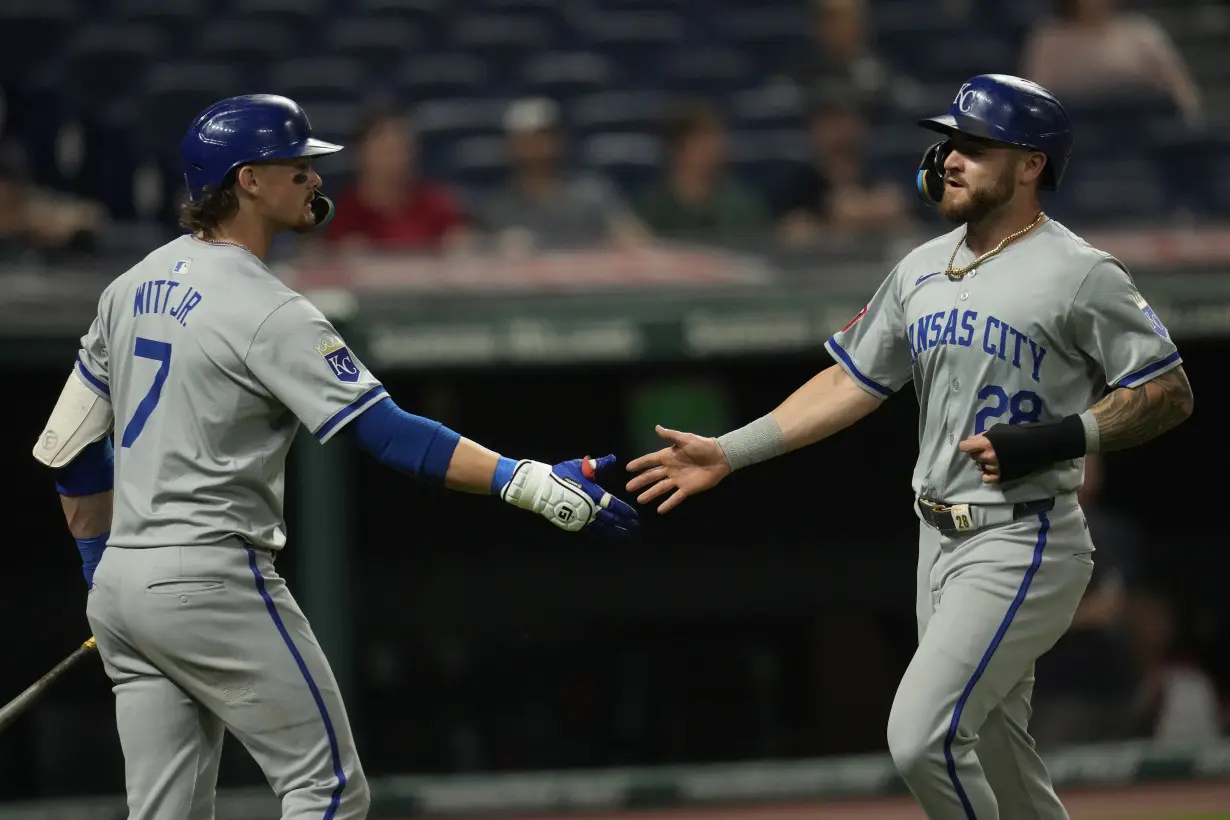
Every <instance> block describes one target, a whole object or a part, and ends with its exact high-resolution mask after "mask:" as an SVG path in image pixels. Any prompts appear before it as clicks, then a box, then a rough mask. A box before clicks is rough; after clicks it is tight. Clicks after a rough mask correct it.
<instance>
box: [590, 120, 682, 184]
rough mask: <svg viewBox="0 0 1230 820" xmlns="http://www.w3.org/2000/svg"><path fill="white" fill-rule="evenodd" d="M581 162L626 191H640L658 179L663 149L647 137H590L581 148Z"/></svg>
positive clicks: (599, 135)
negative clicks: (609, 178)
mask: <svg viewBox="0 0 1230 820" xmlns="http://www.w3.org/2000/svg"><path fill="white" fill-rule="evenodd" d="M580 157H581V161H582V162H583V163H584V164H585V165H586V166H587V167H590V168H593V169H594V170H596V171H599V172H600V173H603V174H606V175H607V176H609V177H611V179H613V180H614V181H615V182H616V184H618V185H619V186H620V187H621V188H623V189H624V190H627V191H639V190H640V189H642V188H644V187H645V186H646V185H649V184H651V183H652V182H653V181H654V179H655V178H656V177H657V176H658V174H659V173H660V169H661V164H662V147H661V143H660V142H659V140H658V138H657V137H654V136H652V135H650V134H622V133H616V134H593V135H591V136H589V137H586V138H585V139H584V140H583V141H582V142H581V145H580Z"/></svg>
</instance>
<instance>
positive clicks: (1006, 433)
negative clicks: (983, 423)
mask: <svg viewBox="0 0 1230 820" xmlns="http://www.w3.org/2000/svg"><path fill="white" fill-rule="evenodd" d="M984 435H985V436H986V437H987V440H988V441H990V442H991V446H992V447H994V448H995V458H996V460H997V461H998V462H999V477H1000V481H1015V480H1016V479H1018V478H1023V477H1024V476H1027V475H1029V474H1030V473H1033V472H1036V471H1038V470H1041V469H1043V468H1044V467H1049V466H1050V465H1052V464H1054V463H1055V462H1057V461H1065V460H1067V459H1073V458H1080V457H1081V456H1083V455H1085V453H1086V452H1087V446H1088V442H1087V441H1086V438H1085V425H1084V423H1083V422H1082V421H1081V418H1080V417H1079V416H1076V415H1072V416H1066V417H1065V418H1063V419H1061V420H1060V421H1051V422H1043V423H1041V424H996V425H994V426H993V427H991V429H989V430H987V431H986V433H984Z"/></svg>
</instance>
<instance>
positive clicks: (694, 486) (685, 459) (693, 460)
mask: <svg viewBox="0 0 1230 820" xmlns="http://www.w3.org/2000/svg"><path fill="white" fill-rule="evenodd" d="M654 429H655V430H657V433H658V435H659V436H661V437H662V438H664V439H665V440H666V441H668V442H670V446H669V447H666V448H663V449H661V450H658V451H657V452H656V453H649V454H648V455H644V456H641V457H640V458H638V459H635V460H634V461H632V462H630V463H629V464H628V472H630V473H640V475H638V476H636V477H635V478H633V479H632V480H631V481H629V482H628V484H627V489H628V492H630V493H634V492H637V491H638V490H642V489H644V488H646V487H648V488H649V489H647V490H645V491H644V492H642V493H641V494H640V495H638V496H637V497H636V500H637V503H639V504H648V503H649V502H650V501H653V500H654V499H656V498H661V497H662V496H664V495H666V494H667V493H670V495H667V497H666V500H665V501H663V502H662V503H661V504H659V505H658V512H659V513H665V512H670V511H671V510H673V509H674V508H675V507H678V506H679V505H680V504H682V503H683V501H684V499H686V498H687V497H688V496H693V495H696V494H697V493H703V492H704V491H705V490H708V489H709V488H711V487H714V486H716V485H717V483H718V482H719V481H721V480H722V479H723V478H725V477H726V476H728V475H730V463H729V462H727V461H726V454H725V453H723V452H722V448H721V446H720V445H719V444H718V441H717V439H716V438H705V437H703V436H697V435H693V434H692V433H681V432H679V431H678V430H668V429H667V428H665V427H663V426H662V425H658V426H657V427H655V428H654Z"/></svg>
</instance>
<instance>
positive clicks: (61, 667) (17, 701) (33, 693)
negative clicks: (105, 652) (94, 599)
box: [0, 635, 98, 732]
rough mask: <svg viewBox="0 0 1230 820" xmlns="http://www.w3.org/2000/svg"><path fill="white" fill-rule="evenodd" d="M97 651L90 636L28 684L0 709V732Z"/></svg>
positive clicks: (96, 646) (92, 637)
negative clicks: (82, 660) (83, 659)
mask: <svg viewBox="0 0 1230 820" xmlns="http://www.w3.org/2000/svg"><path fill="white" fill-rule="evenodd" d="M97 649H98V645H97V644H96V643H95V642H94V636H93V635H91V636H90V639H89V640H88V641H86V642H85V643H83V644H81V646H79V647H77V648H76V649H75V650H74V651H73V654H71V655H69V656H68V657H67V658H65V659H64V660H62V661H60V662H59V663H57V664H56V665H55V666H53V667H51V670H50V671H48V672H47V674H45V675H43V676H42V677H41V678H39V679H38V680H36V681H35V682H34V683H32V684H30V685H29V686H28V687H26V690H25V691H24V692H22V693H21V694H20V695H18V696H17V697H15V698H13V699H12V700H11V701H9V702H8V703H6V704H5V705H4V707H3V708H0V732H3V731H4V730H5V729H7V728H8V727H9V726H10V725H11V724H12V723H13V721H15V720H17V718H19V717H21V716H22V715H23V714H25V712H26V710H27V709H29V708H30V707H31V706H33V705H34V703H35V701H37V700H38V699H39V698H41V697H42V696H43V695H44V694H46V692H47V690H48V689H49V688H50V687H51V685H52V684H53V683H55V682H56V681H57V680H59V679H60V677H61V676H63V675H64V673H65V672H67V671H68V670H69V669H72V668H73V667H74V666H76V665H77V664H78V663H79V662H80V661H81V659H82V658H84V657H85V656H87V655H92V654H93V653H94V652H95V651H97Z"/></svg>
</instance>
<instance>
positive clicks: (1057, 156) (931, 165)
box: [917, 74, 1072, 201]
mask: <svg viewBox="0 0 1230 820" xmlns="http://www.w3.org/2000/svg"><path fill="white" fill-rule="evenodd" d="M918 124H919V125H921V126H922V127H924V128H929V129H930V130H932V131H938V132H940V133H942V134H952V133H954V132H955V133H961V134H969V135H971V136H975V137H982V138H983V139H989V140H995V141H996V142H1003V143H1007V144H1009V145H1016V146H1019V147H1021V148H1028V149H1030V150H1031V151H1038V152H1040V153H1042V154H1043V155H1044V156H1045V157H1046V167H1045V168H1043V170H1042V178H1041V180H1040V182H1039V187H1041V188H1043V189H1044V190H1048V191H1053V190H1055V189H1056V188H1058V187H1059V183H1060V181H1061V180H1062V179H1063V172H1064V170H1065V169H1066V168H1067V167H1068V158H1069V157H1070V156H1071V154H1072V124H1071V122H1070V121H1069V120H1068V112H1067V111H1065V110H1064V107H1063V105H1061V104H1060V102H1059V100H1057V99H1056V98H1055V95H1054V94H1052V93H1051V92H1049V91H1047V90H1046V89H1045V88H1043V87H1042V86H1040V85H1038V84H1037V83H1034V82H1030V81H1029V80H1024V79H1021V78H1020V77H1013V76H1011V75H1008V74H979V75H978V76H977V77H974V78H973V79H971V80H969V81H968V82H966V83H965V84H964V85H962V86H961V88H960V90H959V91H957V95H956V96H955V97H953V100H952V104H951V105H950V106H949V107H948V113H947V114H943V115H941V116H938V117H928V118H927V119H924V120H919V122H918ZM945 148H946V146H945V144H944V143H938V144H937V145H933V146H931V148H929V149H928V150H927V154H926V155H925V156H924V158H923V164H922V165H920V166H919V171H918V181H917V182H918V190H919V193H920V194H922V196H923V197H924V199H929V200H932V201H938V199H940V198H942V196H943V190H944V187H943V177H944V174H943V156H944V155H946V153H947V152H946V150H945Z"/></svg>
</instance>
